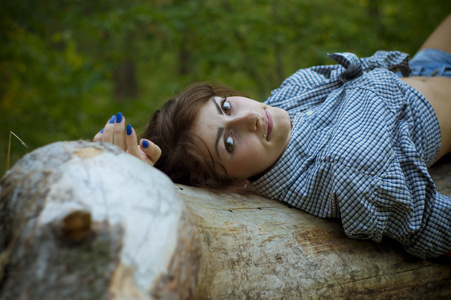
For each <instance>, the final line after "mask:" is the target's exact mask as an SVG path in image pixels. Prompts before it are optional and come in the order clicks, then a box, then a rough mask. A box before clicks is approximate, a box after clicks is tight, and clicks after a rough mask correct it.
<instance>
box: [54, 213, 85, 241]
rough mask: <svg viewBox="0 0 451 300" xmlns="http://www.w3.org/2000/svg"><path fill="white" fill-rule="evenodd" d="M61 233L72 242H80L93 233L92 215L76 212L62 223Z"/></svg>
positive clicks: (70, 214)
mask: <svg viewBox="0 0 451 300" xmlns="http://www.w3.org/2000/svg"><path fill="white" fill-rule="evenodd" d="M60 226H61V233H62V234H63V237H64V238H66V239H67V240H69V241H71V242H80V241H81V240H83V239H84V238H85V237H86V236H87V235H88V234H89V233H90V232H91V213H90V212H87V211H83V210H76V211H73V212H71V213H69V214H68V215H67V216H66V217H64V219H63V220H62V221H61V225H60Z"/></svg>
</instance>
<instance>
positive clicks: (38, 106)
mask: <svg viewBox="0 0 451 300" xmlns="http://www.w3.org/2000/svg"><path fill="white" fill-rule="evenodd" d="M445 2H446V1H445ZM0 6H1V7H2V9H1V10H0V114H1V117H2V121H1V123H0V153H1V154H0V168H1V169H0V174H1V173H2V172H3V170H4V165H5V162H6V153H7V141H8V137H9V132H10V131H14V132H15V133H16V134H17V135H18V136H20V138H22V139H23V140H24V141H25V142H26V143H27V144H28V145H29V147H30V148H29V149H28V150H27V149H24V148H23V147H22V145H21V144H20V142H19V141H14V139H13V141H12V158H11V161H12V163H14V162H15V161H16V160H17V159H18V158H20V157H21V156H22V155H23V154H24V153H25V152H26V151H30V150H33V149H34V148H36V147H40V146H43V145H45V144H48V143H51V142H54V141H59V140H72V139H80V138H83V139H91V138H92V136H93V135H94V134H95V133H96V132H97V131H98V130H100V129H101V128H102V126H103V125H104V123H105V122H106V121H107V119H108V118H109V117H110V116H111V115H112V114H115V113H116V112H117V111H122V112H123V113H124V115H125V116H126V117H127V122H130V123H131V124H133V125H134V126H135V129H136V130H137V131H138V132H140V131H142V130H143V129H144V126H145V123H146V121H147V119H148V118H149V116H150V114H151V113H152V112H153V111H154V110H155V109H157V108H158V107H159V106H160V105H161V104H162V103H163V101H165V100H166V99H168V98H169V97H171V96H172V95H173V94H174V93H176V92H177V91H178V90H180V89H182V88H183V87H184V86H186V85H187V84H189V83H190V82H193V81H204V80H209V81H211V80H214V81H215V82H219V83H225V84H227V85H228V86H230V87H231V88H234V89H237V90H242V91H244V92H246V93H247V94H248V95H249V96H250V97H254V98H256V99H261V100H264V99H265V98H266V97H267V96H268V95H269V92H270V90H271V89H273V88H276V87H278V86H279V85H280V83H281V81H282V80H283V79H284V78H286V77H287V76H289V75H290V74H291V73H293V72H294V71H296V70H297V69H299V68H302V67H308V66H312V65H318V64H325V63H330V61H329V60H328V59H327V57H326V54H327V53H328V52H339V51H350V52H355V53H357V54H358V55H360V56H368V55H371V54H373V53H374V52H375V51H377V50H381V49H387V50H401V51H405V52H408V53H412V54H413V53H414V52H415V51H416V50H417V49H418V48H419V47H420V45H421V44H422V42H423V41H424V40H425V38H426V37H427V36H428V35H429V33H430V32H431V31H432V30H433V29H434V28H435V27H436V26H437V25H438V24H439V22H440V21H441V20H442V19H444V18H445V17H446V15H447V14H449V12H450V11H451V9H450V8H451V4H450V3H444V2H443V1H439V0H433V1H426V0H398V1H391V0H342V1H332V0H154V1H148V0H129V1H119V0H98V1H87V0H85V1H84V0H78V1H77V0H64V1H50V0H15V1H7V0H0ZM124 60H127V61H129V62H131V64H132V65H133V66H134V67H135V68H134V69H132V71H134V72H135V74H134V76H136V78H137V84H138V88H139V94H138V96H136V97H132V98H129V99H126V101H124V100H122V101H120V100H118V99H117V97H115V88H116V87H117V84H118V82H117V81H118V79H117V78H116V77H115V74H117V71H118V70H120V69H119V66H120V65H121V62H123V61H124Z"/></svg>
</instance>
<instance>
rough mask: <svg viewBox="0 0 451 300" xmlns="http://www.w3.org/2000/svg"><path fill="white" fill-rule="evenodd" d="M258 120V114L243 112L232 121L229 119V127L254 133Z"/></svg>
mask: <svg viewBox="0 0 451 300" xmlns="http://www.w3.org/2000/svg"><path fill="white" fill-rule="evenodd" d="M258 119H259V115H258V114H256V113H253V112H245V113H242V114H239V115H235V116H234V117H233V118H232V119H230V125H231V126H236V127H241V128H244V129H248V130H250V131H256V130H257V123H258Z"/></svg>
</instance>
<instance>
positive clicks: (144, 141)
mask: <svg viewBox="0 0 451 300" xmlns="http://www.w3.org/2000/svg"><path fill="white" fill-rule="evenodd" d="M143 147H144V148H146V149H147V148H149V142H148V141H146V140H143Z"/></svg>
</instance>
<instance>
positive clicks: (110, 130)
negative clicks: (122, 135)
mask: <svg viewBox="0 0 451 300" xmlns="http://www.w3.org/2000/svg"><path fill="white" fill-rule="evenodd" d="M114 123H116V116H112V117H111V118H110V120H109V121H108V122H107V123H106V125H105V128H104V129H103V134H102V142H105V143H113V134H114Z"/></svg>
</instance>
